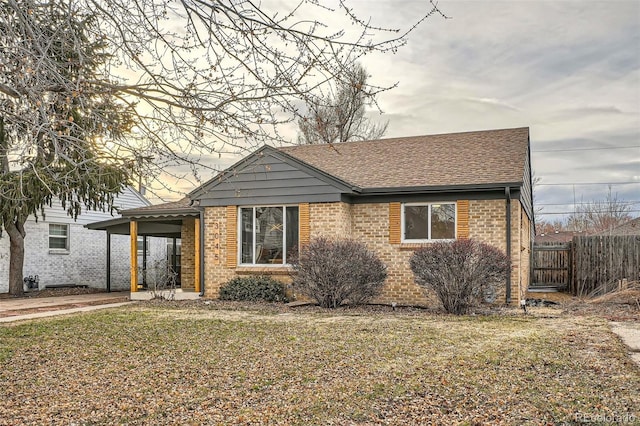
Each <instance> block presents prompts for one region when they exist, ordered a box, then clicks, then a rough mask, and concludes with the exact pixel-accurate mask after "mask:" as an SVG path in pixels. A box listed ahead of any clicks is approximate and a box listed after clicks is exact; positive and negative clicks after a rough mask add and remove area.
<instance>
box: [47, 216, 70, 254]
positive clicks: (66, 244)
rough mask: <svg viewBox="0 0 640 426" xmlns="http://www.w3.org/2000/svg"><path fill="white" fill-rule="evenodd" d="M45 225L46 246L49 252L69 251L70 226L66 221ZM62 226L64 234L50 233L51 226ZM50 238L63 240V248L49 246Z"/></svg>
mask: <svg viewBox="0 0 640 426" xmlns="http://www.w3.org/2000/svg"><path fill="white" fill-rule="evenodd" d="M48 225H49V226H48V227H47V247H48V248H49V253H69V250H70V248H71V226H69V224H68V223H49V224H48ZM52 225H54V226H62V227H64V228H65V229H66V235H64V236H62V235H52V234H51V226H52ZM51 238H55V239H59V240H64V248H62V247H51Z"/></svg>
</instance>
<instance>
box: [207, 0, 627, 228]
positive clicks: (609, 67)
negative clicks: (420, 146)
mask: <svg viewBox="0 0 640 426" xmlns="http://www.w3.org/2000/svg"><path fill="white" fill-rule="evenodd" d="M285 3H286V2H285ZM348 4H349V5H350V6H352V7H353V9H354V12H355V13H356V15H358V16H359V17H361V18H369V17H370V19H371V23H372V24H373V25H380V26H384V27H392V28H394V27H398V28H406V25H407V23H409V22H414V21H415V19H416V17H417V16H420V14H421V13H424V12H425V10H426V8H427V7H428V2H427V1H425V0H419V1H418V0H415V1H414V0H407V1H405V0H350V1H348ZM438 6H439V8H440V9H441V10H442V12H443V13H444V14H445V15H447V16H448V17H449V19H442V18H441V17H438V16H432V17H430V18H429V19H427V20H426V21H425V22H423V23H422V24H421V25H420V26H419V27H418V28H417V29H416V30H415V31H414V32H413V33H411V34H410V36H409V41H408V43H407V45H406V46H403V47H402V48H401V49H400V50H399V51H398V52H397V53H396V54H386V55H379V54H375V55H370V56H366V57H365V58H364V60H363V61H362V63H363V64H364V65H365V67H366V68H367V70H368V71H369V73H370V74H371V77H370V81H371V82H372V83H374V84H379V85H383V86H384V85H392V84H394V83H396V82H397V83H398V87H397V88H395V89H393V90H390V91H388V92H384V93H382V94H380V95H379V96H378V102H379V105H380V108H381V109H382V111H383V114H382V115H379V114H378V113H377V112H372V113H371V118H372V119H373V120H388V121H389V127H388V131H387V134H386V135H385V137H399V136H412V135H425V134H439V133H449V132H464V131H473V130H485V129H499V128H512V127H529V128H530V139H531V150H532V165H533V169H534V172H535V176H537V177H538V178H539V179H540V184H539V185H537V187H536V202H537V203H538V205H537V208H538V210H539V211H538V213H536V219H545V220H548V221H554V220H556V219H561V218H564V217H565V216H566V215H563V214H558V213H562V212H571V211H572V210H573V208H574V206H573V203H574V202H578V203H580V202H589V201H591V200H602V199H604V198H605V196H606V194H607V192H608V190H609V184H611V191H612V193H613V195H614V196H617V198H618V199H620V200H624V201H628V202H630V203H632V204H630V205H631V209H632V212H631V215H632V216H640V0H619V1H618V0H604V1H603V0H600V1H592V0H580V1H567V0H555V1H540V0H535V1H521V0H508V1H500V0H491V1H489V0H471V1H460V0H440V1H439V2H438ZM325 23H326V24H328V25H329V26H331V25H332V22H331V21H328V22H325ZM283 133H284V134H285V135H286V134H289V135H291V140H292V141H294V140H295V138H296V129H295V127H294V126H292V127H291V128H289V129H284V130H283ZM237 160H239V158H232V157H226V158H225V157H223V158H221V159H220V160H219V161H220V165H221V166H225V165H230V164H232V163H233V162H235V161H237ZM540 209H541V210H540Z"/></svg>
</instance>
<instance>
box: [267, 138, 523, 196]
mask: <svg viewBox="0 0 640 426" xmlns="http://www.w3.org/2000/svg"><path fill="white" fill-rule="evenodd" d="M528 147H529V128H528V127H521V128H515V129H501V130H485V131H475V132H465V133H448V134H440V135H428V136H413V137H403V138H392V139H381V140H374V141H363V142H345V143H336V144H331V145H327V144H319V145H299V146H292V147H284V148H279V150H280V151H282V152H284V153H286V154H288V155H291V156H292V157H295V158H297V159H299V160H301V161H303V162H305V163H307V164H309V165H311V166H313V167H315V168H317V169H320V170H322V171H324V172H326V173H328V174H330V175H332V176H335V177H337V178H339V179H340V180H342V181H344V182H347V183H350V184H352V185H354V186H357V187H360V188H399V187H409V186H455V185H473V184H497V183H498V184H499V183H518V182H522V181H523V177H524V173H525V163H526V161H527V159H528Z"/></svg>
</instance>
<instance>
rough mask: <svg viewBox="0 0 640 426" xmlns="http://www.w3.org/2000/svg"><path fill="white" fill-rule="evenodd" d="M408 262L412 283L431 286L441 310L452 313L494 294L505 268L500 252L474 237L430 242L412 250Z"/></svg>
mask: <svg viewBox="0 0 640 426" xmlns="http://www.w3.org/2000/svg"><path fill="white" fill-rule="evenodd" d="M410 264H411V270H412V271H413V273H414V274H415V277H416V283H418V285H420V286H422V287H425V288H428V289H431V290H433V291H434V292H435V294H436V296H437V297H438V299H440V302H442V306H443V307H444V309H445V311H447V312H448V313H452V314H456V315H462V314H464V313H466V312H467V310H468V309H469V307H470V306H471V305H472V304H473V303H474V302H480V301H482V300H484V299H486V298H489V297H491V296H492V295H494V294H495V290H496V285H497V284H498V283H500V282H502V281H504V280H505V279H506V277H507V273H508V271H509V258H508V257H507V256H506V255H505V254H504V253H502V252H501V251H500V250H498V249H497V248H495V247H493V246H491V245H489V244H485V243H481V242H479V241H474V240H456V241H454V242H438V243H433V244H430V245H428V246H426V247H423V248H421V249H419V250H417V251H416V252H415V253H413V255H412V256H411V259H410Z"/></svg>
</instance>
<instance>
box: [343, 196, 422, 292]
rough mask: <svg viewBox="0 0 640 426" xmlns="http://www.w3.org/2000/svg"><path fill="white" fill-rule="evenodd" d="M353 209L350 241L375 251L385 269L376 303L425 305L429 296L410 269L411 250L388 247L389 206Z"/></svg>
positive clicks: (357, 206) (360, 205)
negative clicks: (352, 239)
mask: <svg viewBox="0 0 640 426" xmlns="http://www.w3.org/2000/svg"><path fill="white" fill-rule="evenodd" d="M352 209H353V216H352V222H353V227H352V230H353V237H354V238H355V239H356V240H359V241H363V242H364V243H365V244H366V245H367V247H368V248H370V249H372V250H374V251H376V252H377V253H378V256H379V257H380V259H381V260H382V262H384V264H385V265H387V280H386V282H385V285H384V288H383V291H382V294H381V295H380V296H379V297H378V298H377V299H376V300H375V301H374V302H375V303H392V302H396V303H398V304H401V305H428V304H430V303H431V301H432V299H431V298H432V297H433V296H432V295H426V294H425V292H424V290H423V289H422V288H421V287H419V286H418V285H417V284H416V283H415V281H414V279H413V272H411V268H410V267H409V258H410V257H411V254H412V253H413V251H412V250H405V249H403V248H401V247H402V246H401V245H400V244H393V245H392V244H390V243H389V204H388V203H376V204H355V205H353V207H352Z"/></svg>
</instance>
